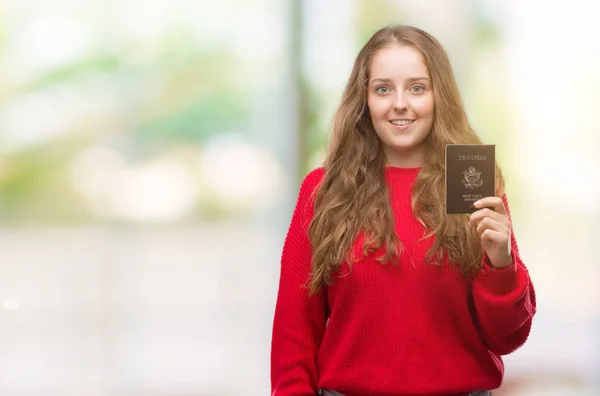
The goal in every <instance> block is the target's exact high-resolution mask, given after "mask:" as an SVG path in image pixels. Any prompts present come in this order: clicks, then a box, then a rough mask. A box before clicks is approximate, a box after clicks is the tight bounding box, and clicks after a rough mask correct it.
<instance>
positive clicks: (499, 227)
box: [477, 217, 509, 236]
mask: <svg viewBox="0 0 600 396" xmlns="http://www.w3.org/2000/svg"><path fill="white" fill-rule="evenodd" d="M485 230H491V231H497V232H500V233H503V234H507V233H508V230H509V228H508V227H507V226H506V224H504V223H502V222H500V221H497V220H494V219H491V218H489V217H486V218H485V219H483V220H481V222H480V223H479V224H478V225H477V234H478V235H479V236H482V235H483V233H484V231H485Z"/></svg>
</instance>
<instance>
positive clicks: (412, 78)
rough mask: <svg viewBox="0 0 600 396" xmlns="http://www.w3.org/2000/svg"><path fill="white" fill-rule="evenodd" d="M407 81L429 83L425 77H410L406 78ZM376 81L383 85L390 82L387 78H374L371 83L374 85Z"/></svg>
mask: <svg viewBox="0 0 600 396" xmlns="http://www.w3.org/2000/svg"><path fill="white" fill-rule="evenodd" d="M407 80H408V82H415V81H429V79H428V78H427V77H410V78H407ZM376 81H379V82H383V83H389V82H391V81H392V80H391V79H389V78H374V79H372V80H371V83H374V82H376Z"/></svg>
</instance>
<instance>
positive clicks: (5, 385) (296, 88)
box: [0, 0, 600, 396]
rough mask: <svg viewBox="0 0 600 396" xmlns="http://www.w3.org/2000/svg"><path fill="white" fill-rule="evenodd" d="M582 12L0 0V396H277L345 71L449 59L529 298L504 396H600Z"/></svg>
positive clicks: (598, 56) (590, 80)
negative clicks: (276, 358)
mask: <svg viewBox="0 0 600 396" xmlns="http://www.w3.org/2000/svg"><path fill="white" fill-rule="evenodd" d="M599 15H600V6H599V3H598V2H597V1H593V0H587V1H586V0H571V1H569V2H568V4H565V3H564V2H548V1H542V0H530V1H527V2H525V1H517V0H428V1H414V0H412V1H410V0H404V1H400V0H398V1H392V0H368V1H367V0H343V1H342V0H325V1H317V0H279V1H277V0H252V1H248V0H244V1H242V0H219V1H212V2H208V1H202V0H200V1H198V0H144V1H136V0H119V1H117V0H87V1H85V0H53V1H49V0H2V1H0V395H3V396H4V395H7V396H38V395H39V396H59V395H60V396H82V395H85V396H117V395H118V396H120V395H135V396H138V395H139V396H159V395H160V396H184V395H185V396H187V395H196V396H199V395H207V396H231V395H244V396H245V395H248V396H253V395H257V396H259V395H267V394H269V392H270V390H269V353H270V338H271V333H270V332H271V325H272V315H273V310H274V303H275V298H276V293H277V283H278V277H279V258H280V254H281V247H282V244H283V240H284V237H285V233H286V231H287V226H288V223H289V220H290V218H291V212H292V210H293V206H294V204H295V200H296V195H297V193H298V187H299V183H300V181H301V179H302V177H303V176H304V175H305V174H306V173H307V172H308V171H309V170H310V169H312V168H313V167H316V166H319V165H320V163H321V161H322V158H323V151H324V149H325V147H326V144H327V136H328V132H329V127H330V122H331V119H332V115H333V112H334V110H335V108H336V105H337V104H338V102H339V100H340V97H341V94H342V90H343V88H344V84H345V82H346V79H347V78H348V75H349V73H350V69H351V67H352V62H353V60H354V57H355V55H356V54H357V52H358V50H359V49H360V47H361V46H362V45H363V44H364V43H365V42H366V40H367V39H368V37H369V36H370V35H371V34H372V33H374V32H375V31H376V30H377V29H378V28H380V27H382V26H384V25H387V24H412V25H415V26H418V27H421V28H423V29H425V30H427V31H429V32H430V33H432V34H433V35H435V36H436V37H437V38H438V39H439V40H440V41H441V42H442V43H443V45H444V46H445V47H446V49H447V50H448V52H449V54H450V57H451V60H452V62H453V66H454V69H455V73H456V76H457V80H458V82H459V85H460V88H461V92H462V94H463V96H464V101H465V104H466V106H467V109H468V113H469V116H470V118H471V121H472V123H473V125H474V127H475V128H476V130H477V131H478V133H479V134H480V136H481V137H482V138H483V140H484V141H485V142H486V143H494V144H496V150H497V157H498V160H499V162H500V164H501V166H502V167H503V169H504V171H505V174H506V178H507V194H508V197H509V200H510V202H511V209H512V215H513V225H514V229H515V234H516V235H517V239H518V241H519V244H520V250H521V255H522V256H523V258H524V260H525V262H526V264H527V265H528V267H529V270H530V273H531V276H532V278H533V280H534V283H535V286H536V289H537V295H538V313H537V317H536V320H535V321H534V327H533V330H532V333H531V337H530V339H529V341H528V343H527V344H526V345H525V346H524V347H522V348H521V349H520V350H518V351H517V352H515V353H514V354H513V355H510V356H508V357H507V358H506V359H505V362H506V379H505V382H504V384H503V386H502V388H501V389H500V390H499V391H498V392H495V393H494V394H495V395H496V394H497V395H511V396H513V395H515V396H517V395H528V396H529V395H532V396H533V395H545V396H547V395H600V337H599V336H598V335H599V334H600V309H599V308H598V305H599V304H598V303H599V302H600V298H599V297H600V295H599V294H600V293H599V291H598V286H599V285H600V282H599V281H600V277H599V270H600V266H599V264H600V259H599V257H598V249H597V247H598V241H599V240H600V225H599V224H600V222H599V220H600V183H599V181H600V177H599V173H600V172H599V169H600V159H599V158H600V155H599V154H600V118H599V117H598V109H599V108H600V95H599V94H598V92H600V73H599V70H600V40H598V39H597V38H598V37H600V25H599V24H598V23H597V20H598V16H599Z"/></svg>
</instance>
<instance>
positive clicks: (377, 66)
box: [370, 45, 429, 80]
mask: <svg viewBox="0 0 600 396" xmlns="http://www.w3.org/2000/svg"><path fill="white" fill-rule="evenodd" d="M370 77H371V79H374V78H389V79H400V80H402V79H405V78H414V77H429V71H428V70H427V66H425V61H424V60H423V56H422V55H421V53H420V52H419V51H417V50H416V49H414V48H412V47H407V46H400V45H391V46H387V47H384V48H382V49H380V50H379V51H377V52H376V53H375V55H374V56H373V59H372V60H371V65H370Z"/></svg>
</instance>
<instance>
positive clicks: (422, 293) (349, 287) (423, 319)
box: [271, 167, 535, 396]
mask: <svg viewBox="0 0 600 396" xmlns="http://www.w3.org/2000/svg"><path fill="white" fill-rule="evenodd" d="M385 172H386V174H385V175H386V180H387V183H388V186H389V189H390V194H391V199H392V207H393V211H394V218H395V229H396V232H397V234H398V236H399V237H400V240H401V242H402V246H403V253H402V257H401V263H400V265H399V266H393V265H381V264H379V263H376V262H375V261H374V258H375V257H377V256H378V255H379V254H381V252H382V251H383V250H380V251H379V252H375V253H373V254H370V255H369V256H368V257H365V258H363V259H362V260H361V261H359V262H357V263H355V264H354V265H353V267H352V270H351V271H348V267H347V265H343V266H342V267H341V268H340V271H339V273H338V276H336V277H335V282H334V284H333V285H331V286H327V287H324V288H322V289H321V291H320V292H319V293H318V294H316V295H314V296H311V297H309V296H308V289H306V288H305V287H303V286H304V285H306V282H307V280H308V278H309V273H310V267H311V264H310V261H311V245H310V242H309V240H308V237H307V227H308V225H309V223H310V220H311V218H312V216H313V212H314V208H313V204H314V196H313V192H314V191H315V190H316V188H317V186H318V183H319V182H320V181H321V180H322V178H323V176H324V171H323V169H322V168H318V169H315V170H314V171H312V172H311V173H310V174H308V175H307V176H306V178H305V179H304V181H303V183H302V186H301V188H300V194H299V197H298V202H297V205H296V209H295V210H294V214H293V216H292V220H291V225H290V228H289V231H288V234H287V237H286V240H285V244H284V247H283V254H282V258H281V276H280V281H279V282H280V283H279V293H278V296H277V305H276V308H275V317H274V322H273V337H272V350H271V391H272V395H274V396H288V395H289V396H304V395H306V396H308V395H315V393H316V390H317V389H320V388H324V389H333V390H336V391H338V392H341V393H343V394H344V395H348V396H365V395H378V396H384V395H387V396H400V395H403V396H404V395H463V394H467V393H469V392H471V391H474V390H488V389H496V388H498V387H499V386H500V384H501V382H502V377H503V372H504V366H503V362H502V359H501V357H500V355H505V354H508V353H511V352H513V351H514V350H515V349H517V348H518V347H519V346H521V345H522V344H523V343H524V342H525V340H526V339H527V337H528V335H529V331H530V328H531V321H532V317H533V315H534V313H535V293H534V289H533V285H532V283H531V280H530V279H529V275H528V272H527V269H526V268H525V265H524V264H523V262H522V261H521V258H520V257H519V250H518V248H517V244H516V241H515V238H514V234H513V235H512V238H511V239H512V254H513V261H514V264H513V265H512V266H511V267H509V268H508V269H504V270H493V269H491V268H490V267H489V266H488V264H487V258H484V265H483V267H482V269H481V270H480V271H479V272H478V274H477V275H476V276H475V277H474V278H473V279H472V280H468V279H466V278H465V277H464V276H462V275H461V274H460V273H459V272H458V271H457V270H456V269H454V268H453V267H451V266H450V265H449V263H447V262H444V263H443V265H442V266H433V265H428V264H426V263H425V262H424V257H425V253H426V252H427V250H428V248H429V247H430V246H431V243H432V241H431V240H430V239H429V240H426V241H421V242H418V239H419V238H421V237H422V236H423V232H424V230H423V227H422V226H421V225H420V224H419V222H418V221H417V220H416V219H415V218H414V217H413V215H412V211H411V199H410V197H411V189H412V184H413V182H414V180H415V178H416V176H417V174H418V172H419V169H418V168H414V169H406V168H395V167H389V168H386V171H385ZM503 200H504V205H505V206H506V209H507V212H508V203H507V201H506V197H503ZM509 216H510V214H509ZM362 241H363V239H362V237H359V238H358V239H357V241H356V244H355V246H354V249H359V248H360V247H361V246H362V244H361V242H362ZM339 275H344V276H339Z"/></svg>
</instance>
